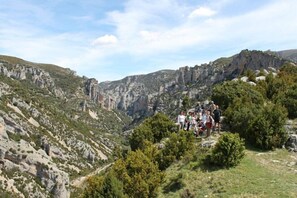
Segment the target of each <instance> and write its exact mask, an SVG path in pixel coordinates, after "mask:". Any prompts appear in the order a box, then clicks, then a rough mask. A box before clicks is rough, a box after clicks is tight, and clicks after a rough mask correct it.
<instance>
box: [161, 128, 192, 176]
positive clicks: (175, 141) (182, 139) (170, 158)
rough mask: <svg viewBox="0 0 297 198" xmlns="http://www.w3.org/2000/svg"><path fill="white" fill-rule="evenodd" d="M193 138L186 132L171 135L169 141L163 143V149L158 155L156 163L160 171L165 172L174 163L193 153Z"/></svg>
mask: <svg viewBox="0 0 297 198" xmlns="http://www.w3.org/2000/svg"><path fill="white" fill-rule="evenodd" d="M194 145H195V144H194V136H193V134H192V133H189V132H187V131H179V132H178V133H172V134H171V135H170V136H169V140H168V141H167V142H166V143H165V148H164V149H163V150H162V151H161V152H160V153H159V156H158V158H157V162H158V164H159V169H160V170H165V169H166V168H168V167H169V166H170V165H171V164H172V163H173V162H174V161H176V160H180V159H182V158H183V157H184V156H186V155H187V154H188V153H191V152H192V151H193V149H194V148H195V147H194Z"/></svg>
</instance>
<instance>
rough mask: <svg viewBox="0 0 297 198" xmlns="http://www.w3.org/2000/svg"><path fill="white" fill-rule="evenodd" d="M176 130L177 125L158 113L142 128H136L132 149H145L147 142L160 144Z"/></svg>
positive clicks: (147, 120) (148, 119) (143, 124)
mask: <svg viewBox="0 0 297 198" xmlns="http://www.w3.org/2000/svg"><path fill="white" fill-rule="evenodd" d="M175 129H176V125H175V124H174V123H173V122H172V121H171V120H170V119H169V118H168V117H167V116H166V115H165V114H163V113H158V114H156V115H154V116H153V117H150V118H147V119H146V120H145V121H144V122H143V123H142V124H141V125H140V126H138V127H136V128H135V130H134V132H133V133H132V135H131V137H130V139H129V142H130V146H131V149H132V150H133V151H135V150H136V149H141V150H143V149H144V144H145V141H150V142H152V143H156V142H159V141H160V140H161V139H162V138H164V137H168V136H169V134H170V133H171V132H172V131H174V130H175Z"/></svg>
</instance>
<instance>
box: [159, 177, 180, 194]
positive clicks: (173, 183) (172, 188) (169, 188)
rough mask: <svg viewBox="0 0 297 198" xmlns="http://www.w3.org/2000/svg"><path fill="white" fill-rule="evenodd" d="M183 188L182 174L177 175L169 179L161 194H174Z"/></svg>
mask: <svg viewBox="0 0 297 198" xmlns="http://www.w3.org/2000/svg"><path fill="white" fill-rule="evenodd" d="M183 187H185V183H184V175H183V174H182V173H179V174H178V175H176V176H175V177H173V178H171V179H170V182H169V183H168V184H167V185H166V186H164V188H163V192H164V193H166V194H167V193H169V192H176V191H178V190H180V189H182V188H183Z"/></svg>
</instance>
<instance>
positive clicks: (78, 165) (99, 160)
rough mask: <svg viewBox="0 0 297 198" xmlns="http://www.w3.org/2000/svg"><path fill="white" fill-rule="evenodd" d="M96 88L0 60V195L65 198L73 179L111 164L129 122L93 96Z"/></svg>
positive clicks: (52, 70)
mask: <svg viewBox="0 0 297 198" xmlns="http://www.w3.org/2000/svg"><path fill="white" fill-rule="evenodd" d="M96 83H97V84H98V82H97V81H96V80H95V79H88V78H86V77H83V78H82V77H79V76H77V75H76V74H75V72H74V71H71V70H70V69H65V68H62V67H59V66H55V65H49V64H38V63H31V62H28V61H24V60H22V59H19V58H15V57H9V56H0V100H1V103H0V167H1V169H0V172H1V176H0V184H1V185H0V192H3V193H4V192H5V193H6V194H3V193H2V194H1V196H5V195H6V196H7V197H51V196H54V197H61V198H62V197H63V198H64V197H69V195H70V190H71V189H72V187H71V186H70V184H71V181H72V180H73V179H75V178H77V177H79V176H80V175H85V174H87V173H88V172H90V171H92V170H94V169H96V168H98V167H100V166H103V165H104V164H107V163H109V162H111V161H113V156H112V155H113V154H112V151H113V149H114V147H116V146H118V145H122V143H121V142H122V136H121V134H122V131H123V128H124V126H125V125H127V123H129V122H130V118H129V117H127V116H126V115H125V114H124V113H122V112H119V111H117V110H115V109H112V104H111V103H110V101H109V100H108V98H104V97H103V96H100V97H99V91H97V90H94V87H93V86H94V85H96ZM96 91H97V92H96ZM94 93H96V94H97V95H94ZM95 99H96V100H95Z"/></svg>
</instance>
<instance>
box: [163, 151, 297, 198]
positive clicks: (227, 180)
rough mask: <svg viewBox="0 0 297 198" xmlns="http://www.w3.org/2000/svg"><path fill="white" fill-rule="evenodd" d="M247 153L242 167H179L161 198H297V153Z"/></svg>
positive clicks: (173, 169)
mask: <svg viewBox="0 0 297 198" xmlns="http://www.w3.org/2000/svg"><path fill="white" fill-rule="evenodd" d="M245 153H246V156H245V158H244V159H243V160H242V162H241V164H240V165H239V166H237V167H235V168H231V169H215V168H211V167H204V168H201V167H200V166H199V165H198V164H199V162H189V163H184V162H179V163H176V164H175V165H173V166H172V167H170V169H168V170H167V172H166V173H167V174H166V178H165V182H164V183H163V184H162V186H161V187H160V192H161V193H160V195H159V196H158V197H159V198H163V197H164V198H165V197H168V198H169V197H263V198H266V197H267V198H268V197H275V198H276V197H292V198H293V197H296V196H297V191H296V189H297V185H296V161H297V156H296V153H289V152H288V151H286V150H276V151H270V152H261V151H255V150H247V151H246V152H245ZM182 195H183V196H182ZM190 195H192V196H190Z"/></svg>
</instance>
